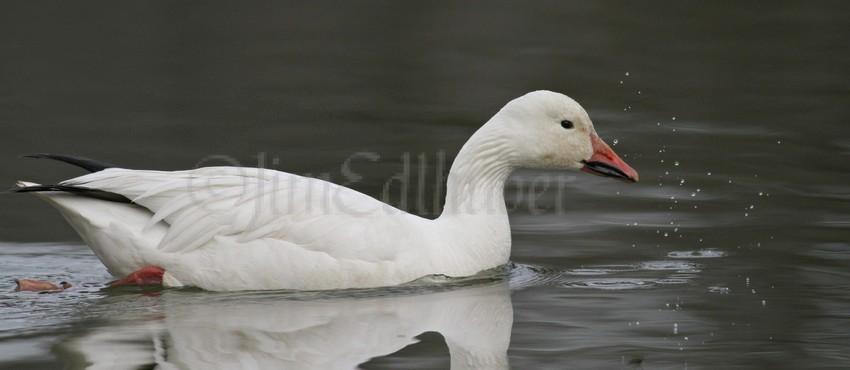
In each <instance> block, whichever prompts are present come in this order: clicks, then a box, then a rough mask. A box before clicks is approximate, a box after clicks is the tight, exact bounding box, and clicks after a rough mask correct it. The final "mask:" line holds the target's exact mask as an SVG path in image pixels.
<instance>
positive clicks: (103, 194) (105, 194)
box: [9, 185, 133, 203]
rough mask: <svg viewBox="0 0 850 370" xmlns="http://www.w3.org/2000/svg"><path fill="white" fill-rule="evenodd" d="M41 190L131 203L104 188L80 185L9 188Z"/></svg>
mask: <svg viewBox="0 0 850 370" xmlns="http://www.w3.org/2000/svg"><path fill="white" fill-rule="evenodd" d="M43 191H62V192H66V193H71V194H76V195H80V196H84V197H87V198H94V199H100V200H105V201H108V202H115V203H133V202H132V201H131V200H130V199H129V198H127V197H125V196H123V195H121V194H117V193H113V192H109V191H104V190H97V189H90V188H86V187H82V186H72V185H33V186H23V187H19V188H12V189H9V192H12V193H38V192H43Z"/></svg>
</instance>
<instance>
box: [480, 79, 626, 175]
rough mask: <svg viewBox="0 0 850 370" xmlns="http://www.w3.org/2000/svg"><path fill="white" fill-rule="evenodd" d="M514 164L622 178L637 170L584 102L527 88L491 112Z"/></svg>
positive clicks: (554, 93)
mask: <svg viewBox="0 0 850 370" xmlns="http://www.w3.org/2000/svg"><path fill="white" fill-rule="evenodd" d="M493 118H494V120H493V121H494V122H497V130H499V131H501V133H502V135H499V136H501V137H503V138H504V140H505V141H507V142H508V143H509V144H510V146H511V151H512V152H513V162H514V164H515V165H516V166H517V167H523V168H542V169H577V170H582V171H584V172H588V173H591V174H594V175H598V176H605V177H612V178H615V179H618V180H622V181H625V182H635V181H638V173H637V171H635V170H634V169H633V168H632V167H630V166H629V165H628V164H626V162H625V161H623V160H622V159H621V158H620V157H619V156H618V155H617V154H616V153H614V150H612V149H611V147H610V146H608V144H606V143H605V142H604V141H603V140H602V139H601V138H600V137H599V135H597V134H596V130H595V129H594V128H593V122H592V121H591V120H590V117H589V116H588V115H587V112H586V111H585V110H584V108H582V107H581V105H579V104H578V103H577V102H576V101H575V100H573V99H571V98H570V97H568V96H566V95H563V94H559V93H556V92H552V91H545V90H540V91H533V92H530V93H528V94H525V95H523V96H521V97H519V98H516V99H514V100H512V101H510V102H509V103H508V104H507V105H505V107H504V108H502V110H500V111H499V113H497V114H496V116H494V117H493Z"/></svg>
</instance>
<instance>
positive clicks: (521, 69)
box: [0, 1, 850, 369]
mask: <svg viewBox="0 0 850 370" xmlns="http://www.w3.org/2000/svg"><path fill="white" fill-rule="evenodd" d="M721 5H722V6H721ZM721 5H718V4H716V3H705V4H700V3H696V4H694V3H687V4H680V3H678V2H640V3H615V2H543V3H537V4H535V5H534V6H530V5H528V4H514V5H511V4H499V5H490V6H488V7H482V6H480V4H474V3H470V4H457V3H452V2H436V3H428V4H425V3H422V4H412V3H398V4H396V3H393V2H368V3H345V2H343V3H324V4H311V3H298V4H278V5H273V4H265V5H254V6H242V7H240V6H237V5H235V4H233V5H226V4H218V5H216V6H211V5H209V4H196V3H193V2H179V3H174V2H146V3H132V4H116V3H113V2H91V3H86V4H67V3H55V4H49V3H39V4H33V3H19V4H17V3H16V4H12V3H10V4H3V5H0V53H2V56H3V58H0V125H2V127H3V128H4V133H5V136H4V139H3V141H2V144H3V145H2V146H0V182H2V183H5V184H8V186H11V185H12V184H13V182H14V181H15V180H19V179H26V180H31V181H36V182H53V181H57V180H60V179H63V178H67V177H71V176H75V175H78V174H80V172H79V171H78V170H77V169H74V168H69V167H67V166H65V165H61V164H58V163H50V162H47V161H43V160H32V159H21V158H18V155H20V154H25V153H30V152H43V151H44V152H58V153H72V154H80V155H85V156H90V157H93V158H99V159H102V160H105V161H108V162H112V163H118V164H122V165H125V166H128V167H133V168H154V169H167V170H171V169H180V168H192V167H197V166H200V165H212V164H238V165H245V166H258V165H259V166H263V167H269V168H275V169H280V170H285V171H288V172H293V173H298V174H309V175H312V176H316V177H321V178H325V179H330V180H331V181H335V182H339V183H345V184H346V185H347V186H350V187H352V188H355V189H357V190H359V191H362V192H364V193H367V194H370V195H372V196H375V197H377V198H379V199H382V200H386V201H388V202H390V203H391V204H393V205H396V206H399V207H402V208H404V209H407V210H408V211H411V212H414V213H417V214H421V215H424V216H428V217H433V216H434V215H436V214H438V213H439V210H440V204H441V203H442V196H444V194H445V192H444V191H443V189H442V184H441V179H444V178H445V173H446V172H447V171H448V168H449V166H450V164H451V160H452V158H453V157H454V155H455V154H456V153H457V151H458V150H459V148H460V146H461V145H462V144H463V143H464V141H465V140H466V139H467V138H468V137H469V136H470V135H471V134H472V133H473V132H474V131H475V129H476V128H477V127H479V126H480V125H481V124H482V123H483V122H484V121H486V120H487V119H488V118H489V117H490V116H492V114H494V113H495V112H496V110H498V109H499V108H500V107H501V106H502V105H503V104H504V103H505V102H507V101H508V100H510V99H512V98H514V97H516V96H519V95H521V94H523V93H525V92H528V91H530V90H534V89H543V88H545V89H551V90H556V91H560V92H564V93H566V94H568V95H570V96H572V97H573V98H575V99H576V100H578V101H579V102H580V103H581V104H582V105H583V106H584V107H585V108H587V110H588V112H589V113H590V115H591V117H592V119H593V120H594V123H595V124H596V127H597V131H598V132H599V134H600V135H601V136H602V137H603V138H604V139H606V140H607V141H608V142H609V143H611V144H612V145H613V148H614V150H615V151H617V152H618V153H619V154H620V155H621V156H623V157H624V159H625V160H626V161H627V162H628V163H629V164H631V165H632V166H633V167H634V168H635V169H637V170H638V171H639V173H640V176H641V182H639V183H637V184H623V183H619V182H616V181H611V180H609V179H602V178H596V177H591V176H587V175H586V174H582V173H575V172H567V173H553V172H540V171H521V172H520V173H517V174H516V175H515V176H513V177H512V178H511V180H510V181H509V184H508V186H507V189H506V201H507V204H508V206H509V208H510V212H511V223H512V229H513V254H512V256H513V257H512V261H513V263H512V264H511V265H510V266H506V267H505V268H504V269H500V270H499V271H494V272H488V273H485V274H483V275H482V276H477V277H475V278H470V279H463V280H461V281H459V282H458V281H448V282H446V281H439V279H436V280H437V281H433V280H429V281H422V282H417V283H416V284H413V285H410V286H404V287H396V288H392V289H375V290H357V291H343V292H325V293H315V292H314V293H309V292H308V293H304V292H301V293H299V292H241V293H208V292H202V291H197V290H191V289H188V290H164V291H156V290H155V291H137V290H120V291H112V292H109V291H102V290H101V288H102V287H103V286H104V285H105V284H106V283H107V282H108V281H109V279H111V278H110V277H109V275H108V274H107V272H106V271H105V269H104V268H103V267H102V265H100V263H99V262H98V261H97V259H96V258H95V257H94V256H93V255H92V254H91V253H90V252H89V251H88V249H87V247H85V246H84V245H82V244H81V243H80V241H79V239H78V237H76V235H75V234H74V233H73V231H72V230H71V229H70V227H68V226H67V225H66V224H65V223H64V221H63V220H62V219H61V217H60V216H59V215H58V214H56V213H55V211H54V210H53V209H51V208H50V207H49V206H48V205H46V204H44V203H42V202H40V201H39V200H37V199H35V198H34V197H30V196H23V195H6V196H0V202H2V205H0V220H2V222H0V240H2V243H0V291H2V292H5V293H2V294H0V317H2V321H0V367H4V368H10V369H11V368H22V367H26V368H31V369H37V368H58V367H65V368H85V367H86V366H87V364H88V366H92V367H93V368H97V367H96V366H97V365H102V366H103V368H143V367H151V366H154V365H156V364H159V365H160V366H161V367H164V365H163V364H173V365H175V366H177V367H178V368H180V367H182V368H207V367H208V366H210V364H220V365H222V366H223V365H225V364H226V366H227V367H229V368H233V367H244V368H252V367H253V368H270V367H274V366H276V367H279V368H296V367H297V366H302V367H305V368H311V367H313V368H352V367H357V366H359V367H361V368H365V369H391V368H422V369H425V368H446V367H449V366H450V365H454V367H455V368H463V367H464V366H466V365H464V364H472V365H470V366H471V367H473V368H487V367H489V368H505V367H507V366H510V367H512V368H516V369H530V368H640V367H644V368H675V369H681V368H689V369H694V368H841V367H847V366H848V365H850V357H848V354H847V348H848V344H850V334H848V333H850V314H849V313H848V312H850V311H848V310H847V307H850V269H848V267H847V266H848V261H850V243H848V239H850V238H848V237H850V216H848V209H850V177H848V176H847V173H848V169H850V168H848V163H850V128H848V127H850V126H848V125H847V122H848V119H850V104H848V103H850V101H848V98H850V90H848V88H847V85H846V82H847V81H848V80H850V50H848V48H847V45H848V44H850V36H848V35H850V32H848V30H850V6H848V5H847V4H845V3H844V2H790V1H789V2H785V1H780V2H772V3H770V4H767V3H735V4H732V3H729V4H725V5H723V4H721ZM346 163H348V164H349V165H350V167H349V168H350V169H352V170H353V171H354V172H355V173H356V174H358V175H359V176H357V177H355V178H352V177H350V176H349V177H346V175H345V172H343V166H344V165H345V164H346ZM404 184H407V186H406V189H407V191H406V192H402V189H404V188H405V186H404ZM435 194H436V195H435ZM20 277H28V278H38V279H46V280H50V281H54V282H59V281H62V280H67V281H70V282H72V283H73V284H74V288H72V289H71V290H69V291H66V292H62V293H57V294H36V293H14V292H11V290H12V287H13V286H14V284H13V283H12V280H13V279H15V278H20Z"/></svg>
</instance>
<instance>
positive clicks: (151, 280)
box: [108, 266, 165, 288]
mask: <svg viewBox="0 0 850 370" xmlns="http://www.w3.org/2000/svg"><path fill="white" fill-rule="evenodd" d="M163 274H165V270H163V269H162V268H161V267H159V266H145V267H142V268H140V269H138V270H137V271H136V272H134V273H132V274H130V275H127V277H125V278H123V279H121V280H118V281H115V282H113V283H111V284H109V286H108V287H109V288H113V287H117V286H125V285H136V286H151V285H162V275H163Z"/></svg>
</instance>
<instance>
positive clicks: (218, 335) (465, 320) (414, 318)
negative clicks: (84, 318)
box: [59, 280, 513, 370]
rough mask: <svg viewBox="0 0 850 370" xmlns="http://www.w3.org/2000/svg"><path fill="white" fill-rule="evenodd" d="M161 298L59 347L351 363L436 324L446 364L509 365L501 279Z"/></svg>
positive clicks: (217, 361)
mask: <svg viewBox="0 0 850 370" xmlns="http://www.w3.org/2000/svg"><path fill="white" fill-rule="evenodd" d="M366 294H367V295H368V294H371V292H366ZM375 294H378V293H375ZM157 301H158V303H157V305H158V306H159V311H160V312H161V314H162V315H161V316H160V315H159V314H158V313H157V314H153V315H151V312H150V310H146V311H145V312H146V313H144V314H141V315H140V317H139V318H138V319H134V320H127V317H126V316H125V315H123V316H122V317H121V318H116V319H114V320H108V323H107V324H106V325H102V326H98V327H96V328H93V329H91V330H88V331H87V332H85V333H84V334H83V335H81V336H75V337H71V338H69V339H68V340H67V341H65V342H64V343H62V344H61V345H60V346H59V352H60V353H61V355H62V356H63V357H66V356H67V359H64V360H66V361H65V362H66V363H70V362H74V363H75V364H74V365H72V366H78V368H86V369H139V368H154V369H163V370H166V369H356V368H358V367H359V366H360V365H361V364H363V363H366V362H368V361H370V360H371V359H375V358H379V357H382V356H387V355H390V354H393V353H395V352H397V351H399V350H401V349H403V348H405V347H407V346H410V345H412V344H414V343H417V342H418V341H419V340H418V339H417V338H416V337H417V336H418V335H421V334H423V333H427V332H437V333H440V334H441V335H442V336H443V337H444V338H445V342H446V344H447V346H448V349H449V354H450V357H451V368H452V369H507V368H508V367H509V366H508V359H507V349H508V344H509V342H510V335H511V327H512V324H513V309H512V307H511V299H510V292H509V288H508V284H507V281H506V280H502V281H498V282H495V283H492V282H490V283H483V284H477V285H475V286H466V287H458V288H454V289H451V290H448V291H439V292H432V293H426V294H410V293H399V294H395V295H392V296H371V297H339V296H337V297H333V296H328V295H324V296H322V295H321V293H317V295H316V296H312V297H311V296H306V295H304V293H299V294H290V295H287V294H271V295H270V294H268V293H262V294H261V293H250V294H249V293H240V294H234V293H202V292H186V291H163V292H162V295H161V296H159V297H157ZM155 311H157V310H155ZM151 316H153V317H154V318H153V319H150V317H151ZM146 317H147V318H146ZM72 368H73V367H72Z"/></svg>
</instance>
